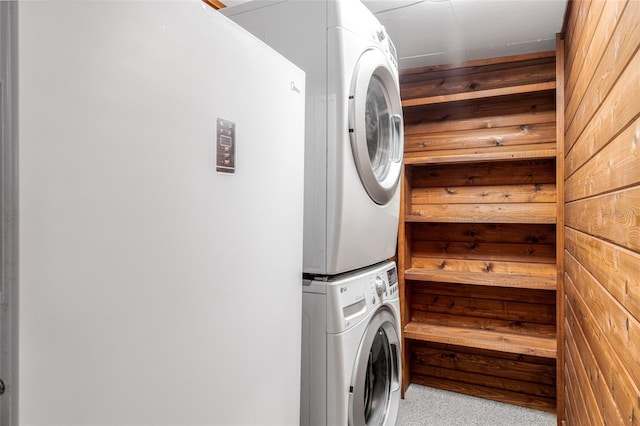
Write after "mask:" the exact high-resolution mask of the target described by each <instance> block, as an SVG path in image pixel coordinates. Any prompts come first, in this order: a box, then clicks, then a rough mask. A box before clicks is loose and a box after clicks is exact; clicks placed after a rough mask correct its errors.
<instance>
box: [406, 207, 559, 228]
mask: <svg viewBox="0 0 640 426" xmlns="http://www.w3.org/2000/svg"><path fill="white" fill-rule="evenodd" d="M405 222H476V223H477V222H481V223H555V222H556V203H486V204H472V205H467V204H440V205H434V206H430V207H429V208H425V207H424V206H422V205H415V206H411V211H410V212H409V214H408V215H406V216H405Z"/></svg>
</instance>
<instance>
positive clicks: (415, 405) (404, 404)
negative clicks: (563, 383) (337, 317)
mask: <svg viewBox="0 0 640 426" xmlns="http://www.w3.org/2000/svg"><path fill="white" fill-rule="evenodd" d="M555 425H556V415H555V414H551V413H545V412H543V411H537V410H531V409H528V408H523V407H518V406H515V405H510V404H503V403H501V402H495V401H490V400H488V399H482V398H476V397H473V396H468V395H462V394H458V393H453V392H447V391H443V390H440V389H433V388H429V387H425V386H420V385H416V384H412V385H410V386H409V388H408V389H407V392H406V393H405V399H404V400H401V401H400V412H399V413H398V420H397V422H396V426H555Z"/></svg>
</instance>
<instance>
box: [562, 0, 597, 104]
mask: <svg viewBox="0 0 640 426" xmlns="http://www.w3.org/2000/svg"><path fill="white" fill-rule="evenodd" d="M588 3H589V4H588V10H587V14H586V16H585V19H584V21H583V22H584V26H583V31H582V34H581V35H580V37H579V38H577V39H575V43H571V44H570V45H569V52H568V56H567V59H566V67H567V70H569V74H568V76H567V80H566V82H565V83H566V89H565V96H567V97H568V98H569V97H571V95H572V94H573V90H574V88H575V83H574V82H573V76H574V75H578V74H579V73H580V70H581V69H582V67H583V64H584V59H585V57H586V55H587V52H588V50H589V45H590V44H591V41H592V40H593V36H594V33H595V32H596V28H597V26H598V22H599V20H600V15H601V14H602V10H603V9H604V6H605V4H606V3H607V2H606V1H600V0H595V1H591V2H588Z"/></svg>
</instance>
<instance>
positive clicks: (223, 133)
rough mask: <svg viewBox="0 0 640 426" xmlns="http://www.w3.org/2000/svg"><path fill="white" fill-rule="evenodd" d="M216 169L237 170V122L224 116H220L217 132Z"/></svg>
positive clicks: (221, 170)
mask: <svg viewBox="0 0 640 426" xmlns="http://www.w3.org/2000/svg"><path fill="white" fill-rule="evenodd" d="M216 171H217V172H220V173H235V171H236V124H235V123H234V122H232V121H228V120H223V119H222V118H218V125H217V132H216Z"/></svg>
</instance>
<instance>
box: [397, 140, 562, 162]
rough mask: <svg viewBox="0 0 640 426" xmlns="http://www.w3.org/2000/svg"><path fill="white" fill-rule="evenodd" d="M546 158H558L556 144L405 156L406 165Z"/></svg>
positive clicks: (433, 152) (415, 153)
mask: <svg viewBox="0 0 640 426" xmlns="http://www.w3.org/2000/svg"><path fill="white" fill-rule="evenodd" d="M545 158H556V144H555V142H554V143H543V144H536V145H523V146H515V147H488V148H468V149H450V150H445V151H431V152H428V153H425V152H407V153H405V155H404V164H407V165H416V164H456V163H472V162H473V163H477V162H484V161H508V160H518V159H532V160H538V159H545Z"/></svg>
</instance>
